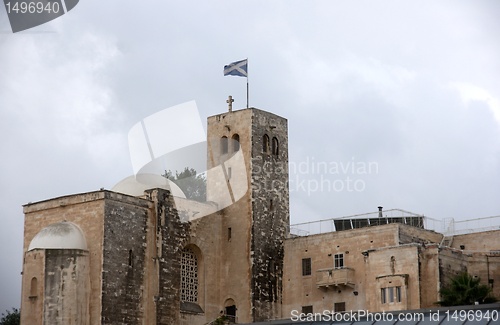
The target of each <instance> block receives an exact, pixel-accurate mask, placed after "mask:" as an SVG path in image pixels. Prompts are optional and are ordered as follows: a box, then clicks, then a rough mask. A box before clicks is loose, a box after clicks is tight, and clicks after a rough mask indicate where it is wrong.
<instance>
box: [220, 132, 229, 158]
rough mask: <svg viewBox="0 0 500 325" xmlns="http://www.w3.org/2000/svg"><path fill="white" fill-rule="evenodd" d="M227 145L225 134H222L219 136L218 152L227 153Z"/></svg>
mask: <svg viewBox="0 0 500 325" xmlns="http://www.w3.org/2000/svg"><path fill="white" fill-rule="evenodd" d="M228 147H229V143H228V139H227V137H226V136H223V137H222V138H220V153H221V154H222V155H225V154H227V152H228Z"/></svg>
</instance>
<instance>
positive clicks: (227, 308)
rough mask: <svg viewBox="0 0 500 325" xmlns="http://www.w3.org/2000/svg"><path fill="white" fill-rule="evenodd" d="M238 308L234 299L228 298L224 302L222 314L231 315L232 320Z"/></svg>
mask: <svg viewBox="0 0 500 325" xmlns="http://www.w3.org/2000/svg"><path fill="white" fill-rule="evenodd" d="M237 310H238V308H236V302H235V301H234V299H233V298H228V299H226V301H225V302H224V314H225V315H227V316H229V317H232V318H233V321H234V320H235V319H236V311H237Z"/></svg>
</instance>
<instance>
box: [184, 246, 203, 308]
mask: <svg viewBox="0 0 500 325" xmlns="http://www.w3.org/2000/svg"><path fill="white" fill-rule="evenodd" d="M180 295H181V297H180V298H181V311H189V312H196V313H203V310H204V305H205V263H204V261H203V255H202V253H201V250H200V248H199V247H198V246H196V245H194V244H189V245H187V246H185V247H184V249H183V250H182V254H181V288H180Z"/></svg>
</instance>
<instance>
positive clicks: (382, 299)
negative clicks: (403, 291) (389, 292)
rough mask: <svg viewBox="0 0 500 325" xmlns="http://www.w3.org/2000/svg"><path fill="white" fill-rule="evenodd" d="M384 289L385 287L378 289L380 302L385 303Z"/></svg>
mask: <svg viewBox="0 0 500 325" xmlns="http://www.w3.org/2000/svg"><path fill="white" fill-rule="evenodd" d="M385 291H386V290H385V288H382V289H380V301H381V302H382V304H385V303H386V302H387V300H386V296H385Z"/></svg>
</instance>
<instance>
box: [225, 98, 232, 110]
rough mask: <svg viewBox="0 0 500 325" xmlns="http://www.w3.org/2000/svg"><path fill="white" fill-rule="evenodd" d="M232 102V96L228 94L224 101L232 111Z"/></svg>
mask: <svg viewBox="0 0 500 325" xmlns="http://www.w3.org/2000/svg"><path fill="white" fill-rule="evenodd" d="M233 102H234V99H233V96H229V97H228V98H227V100H226V103H227V104H228V109H229V112H232V111H233Z"/></svg>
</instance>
